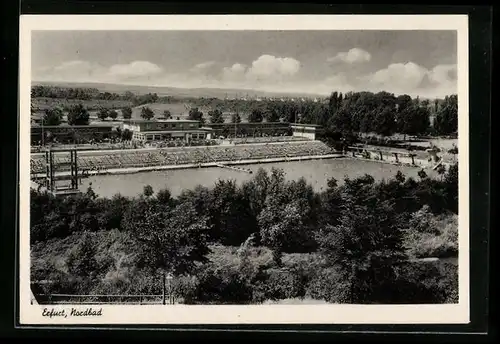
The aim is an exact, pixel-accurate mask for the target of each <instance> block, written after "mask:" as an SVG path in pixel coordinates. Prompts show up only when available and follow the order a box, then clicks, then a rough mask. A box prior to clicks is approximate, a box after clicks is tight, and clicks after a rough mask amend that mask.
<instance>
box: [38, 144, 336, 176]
mask: <svg viewBox="0 0 500 344" xmlns="http://www.w3.org/2000/svg"><path fill="white" fill-rule="evenodd" d="M331 153H333V150H332V149H331V148H330V147H328V146H327V145H326V144H324V143H322V142H319V141H304V142H297V143H291V144H286V143H285V144H270V145H255V146H231V147H222V146H212V147H199V148H189V149H186V148H174V149H157V150H150V151H131V150H129V151H126V150H125V151H118V152H113V153H112V154H102V153H101V154H99V155H98V154H95V155H79V156H78V165H79V168H80V169H85V170H107V169H112V168H133V167H147V166H165V165H182V164H200V163H208V162H219V161H238V160H247V159H266V158H267V159H268V158H283V157H299V156H308V155H326V154H331ZM54 161H55V163H56V164H61V163H69V156H68V157H64V156H62V155H61V156H57V155H55V156H54ZM43 164H44V158H43V157H37V158H32V159H31V171H32V173H41V172H43ZM65 168H66V166H64V165H63V166H60V167H58V170H64V169H65ZM66 169H68V170H69V166H67V168H66Z"/></svg>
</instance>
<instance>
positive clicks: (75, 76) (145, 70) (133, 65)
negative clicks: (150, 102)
mask: <svg viewBox="0 0 500 344" xmlns="http://www.w3.org/2000/svg"><path fill="white" fill-rule="evenodd" d="M34 74H35V75H34V78H36V79H39V80H40V81H43V80H47V81H62V82H110V83H113V82H125V81H127V80H150V79H151V78H153V77H158V76H161V75H162V74H163V68H161V67H160V66H158V65H156V64H154V63H151V62H148V61H133V62H130V63H127V64H115V65H111V66H108V67H105V66H102V65H100V64H97V63H93V62H89V61H81V60H75V61H67V62H63V63H61V64H60V65H57V66H55V67H51V68H43V69H40V70H37V71H34Z"/></svg>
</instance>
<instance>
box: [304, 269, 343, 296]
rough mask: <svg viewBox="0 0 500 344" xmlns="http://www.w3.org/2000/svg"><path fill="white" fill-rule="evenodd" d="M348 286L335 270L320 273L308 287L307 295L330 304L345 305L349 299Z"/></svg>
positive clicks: (313, 277)
mask: <svg viewBox="0 0 500 344" xmlns="http://www.w3.org/2000/svg"><path fill="white" fill-rule="evenodd" d="M347 288H348V284H347V282H346V281H342V279H341V278H340V275H339V273H338V271H336V269H335V268H327V269H323V270H320V271H318V272H317V273H316V274H315V275H314V276H312V278H311V280H310V282H309V283H308V285H307V292H306V295H307V296H309V297H311V298H313V299H316V300H325V301H327V302H330V303H343V302H345V300H346V299H347Z"/></svg>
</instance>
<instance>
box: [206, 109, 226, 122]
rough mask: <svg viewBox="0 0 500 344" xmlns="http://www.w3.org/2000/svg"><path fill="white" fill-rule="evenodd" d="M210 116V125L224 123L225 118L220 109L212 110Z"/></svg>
mask: <svg viewBox="0 0 500 344" xmlns="http://www.w3.org/2000/svg"><path fill="white" fill-rule="evenodd" d="M208 116H209V117H210V123H224V117H223V116H222V112H221V111H220V110H219V109H215V110H210V111H209V112H208Z"/></svg>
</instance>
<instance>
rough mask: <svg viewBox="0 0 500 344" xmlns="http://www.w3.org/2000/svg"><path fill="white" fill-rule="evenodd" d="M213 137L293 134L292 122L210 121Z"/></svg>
mask: <svg viewBox="0 0 500 344" xmlns="http://www.w3.org/2000/svg"><path fill="white" fill-rule="evenodd" d="M207 126H208V127H210V128H211V129H212V130H213V137H220V136H223V137H234V136H235V134H236V135H241V136H281V135H291V130H290V124H289V123H285V122H258V123H249V122H240V123H210V124H207Z"/></svg>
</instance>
